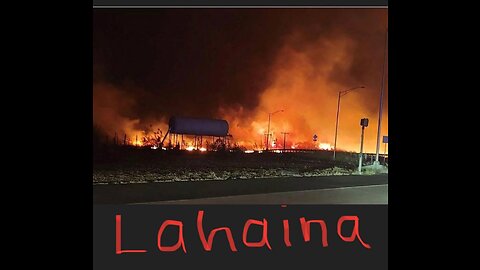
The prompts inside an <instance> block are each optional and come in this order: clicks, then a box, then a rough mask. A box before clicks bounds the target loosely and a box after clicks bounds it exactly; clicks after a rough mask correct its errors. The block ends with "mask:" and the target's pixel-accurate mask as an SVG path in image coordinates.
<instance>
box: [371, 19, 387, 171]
mask: <svg viewBox="0 0 480 270" xmlns="http://www.w3.org/2000/svg"><path fill="white" fill-rule="evenodd" d="M387 47H388V28H387V32H386V34H385V50H384V53H383V54H384V55H383V75H382V87H381V89H382V90H381V92H380V108H379V111H378V130H377V151H376V153H375V162H374V163H373V164H374V165H375V166H378V165H380V162H379V161H378V154H379V152H380V133H381V132H382V130H381V129H382V112H383V92H384V91H385V73H386V72H385V68H386V65H387Z"/></svg>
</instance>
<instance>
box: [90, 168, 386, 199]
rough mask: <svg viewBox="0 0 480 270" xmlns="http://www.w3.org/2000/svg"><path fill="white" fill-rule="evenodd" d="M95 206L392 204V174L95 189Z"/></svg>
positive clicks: (198, 182) (138, 185)
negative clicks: (148, 204) (390, 175)
mask: <svg viewBox="0 0 480 270" xmlns="http://www.w3.org/2000/svg"><path fill="white" fill-rule="evenodd" d="M93 203H94V204H107V203H108V204H119V203H156V204H157V203H159V204H388V174H381V175H364V176H360V175H348V176H319V177H287V178H264V179H235V180H220V181H189V182H166V183H148V184H125V185H94V186H93Z"/></svg>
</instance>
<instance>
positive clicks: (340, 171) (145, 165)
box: [93, 147, 369, 185]
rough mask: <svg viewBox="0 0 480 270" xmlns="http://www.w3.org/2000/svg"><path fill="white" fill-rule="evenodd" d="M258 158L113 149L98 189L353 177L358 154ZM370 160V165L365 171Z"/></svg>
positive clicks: (102, 156) (97, 177)
mask: <svg viewBox="0 0 480 270" xmlns="http://www.w3.org/2000/svg"><path fill="white" fill-rule="evenodd" d="M332 154H333V153H332V152H330V151H318V152H301V153H281V154H279V153H252V154H246V153H243V152H233V153H230V152H226V153H225V152H223V153H221V152H187V151H181V152H174V151H172V152H167V151H162V150H151V149H138V148H137V149H132V148H122V147H117V148H113V147H112V148H108V149H106V150H104V151H99V152H96V155H94V163H93V184H94V185H101V184H129V183H155V182H185V181H205V180H232V179H255V178H274V177H312V176H325V175H350V174H352V173H354V172H355V171H356V168H357V166H358V154H354V153H345V152H339V153H338V154H337V160H336V162H334V161H333V160H332ZM368 163H369V159H368V158H366V159H365V165H366V164H368Z"/></svg>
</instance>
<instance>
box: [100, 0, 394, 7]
mask: <svg viewBox="0 0 480 270" xmlns="http://www.w3.org/2000/svg"><path fill="white" fill-rule="evenodd" d="M202 6H204V7H290V6H292V7H316V6H320V7H321V6H325V7H359V6H360V7H362V6H366V7H375V6H381V7H386V6H388V0H230V1H225V0H93V7H94V8H100V7H130V8H133V7H145V8H148V7H202Z"/></svg>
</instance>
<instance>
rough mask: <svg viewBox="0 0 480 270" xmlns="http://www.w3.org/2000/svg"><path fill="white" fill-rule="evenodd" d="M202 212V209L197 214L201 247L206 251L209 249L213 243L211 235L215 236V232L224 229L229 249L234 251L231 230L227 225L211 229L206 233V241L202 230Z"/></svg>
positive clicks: (235, 249)
mask: <svg viewBox="0 0 480 270" xmlns="http://www.w3.org/2000/svg"><path fill="white" fill-rule="evenodd" d="M203 213H204V212H203V210H199V211H198V215H197V229H198V235H199V237H200V241H202V245H203V248H204V249H205V250H206V251H211V250H212V244H213V237H214V236H215V234H216V233H217V232H219V231H225V234H226V235H227V239H228V244H229V245H230V249H231V250H232V251H234V252H236V251H237V248H236V247H235V241H233V236H232V232H231V230H230V228H228V227H220V228H217V229H214V230H212V231H211V232H210V234H209V235H208V241H207V239H206V238H205V233H204V231H203Z"/></svg>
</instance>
